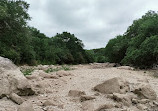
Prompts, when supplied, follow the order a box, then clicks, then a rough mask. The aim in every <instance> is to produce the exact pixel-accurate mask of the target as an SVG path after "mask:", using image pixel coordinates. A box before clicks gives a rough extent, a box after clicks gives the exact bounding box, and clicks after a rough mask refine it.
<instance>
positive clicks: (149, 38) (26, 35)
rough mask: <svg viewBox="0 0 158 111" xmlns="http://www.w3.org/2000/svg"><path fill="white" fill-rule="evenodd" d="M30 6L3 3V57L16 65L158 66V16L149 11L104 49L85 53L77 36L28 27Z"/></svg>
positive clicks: (14, 1) (19, 0) (0, 20)
mask: <svg viewBox="0 0 158 111" xmlns="http://www.w3.org/2000/svg"><path fill="white" fill-rule="evenodd" d="M28 8H29V4H27V3H26V2H25V1H23V0H1V1H0V56H3V57H7V58H9V59H11V60H12V61H13V62H14V63H16V64H29V65H35V64H81V63H92V62H101V63H103V62H115V63H120V64H124V65H132V66H135V67H140V68H150V67H152V66H153V65H154V64H158V13H157V12H154V11H149V12H148V13H146V14H145V15H144V16H142V18H140V19H138V20H135V21H134V22H133V24H132V25H131V26H129V28H128V29H127V31H126V32H125V33H124V34H123V35H119V36H117V37H116V38H114V39H111V40H110V41H109V42H108V44H107V46H106V47H105V48H100V49H92V50H84V49H83V47H84V45H83V43H82V41H81V40H79V39H78V38H77V37H75V35H74V34H71V33H68V32H63V33H61V34H56V35H55V36H54V37H51V38H49V37H47V36H46V35H45V34H43V33H41V32H40V31H39V30H38V29H36V28H33V27H29V26H28V25H27V21H28V20H30V16H29V14H28V13H27V11H28Z"/></svg>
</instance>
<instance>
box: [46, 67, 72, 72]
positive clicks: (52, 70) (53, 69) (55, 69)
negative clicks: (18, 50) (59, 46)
mask: <svg viewBox="0 0 158 111" xmlns="http://www.w3.org/2000/svg"><path fill="white" fill-rule="evenodd" d="M60 70H64V71H69V70H73V68H70V66H66V65H63V66H62V67H57V68H48V69H47V70H45V72H46V73H50V72H57V71H60Z"/></svg>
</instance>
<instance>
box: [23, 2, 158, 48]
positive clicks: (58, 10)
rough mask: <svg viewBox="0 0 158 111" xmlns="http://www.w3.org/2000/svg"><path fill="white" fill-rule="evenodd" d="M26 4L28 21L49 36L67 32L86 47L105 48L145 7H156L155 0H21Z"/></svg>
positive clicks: (155, 8)
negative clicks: (27, 4) (27, 5)
mask: <svg viewBox="0 0 158 111" xmlns="http://www.w3.org/2000/svg"><path fill="white" fill-rule="evenodd" d="M25 1H27V2H28V3H29V4H30V9H29V14H30V16H31V17H32V21H30V22H29V24H30V25H31V26H34V27H36V28H38V29H39V30H41V32H43V33H45V34H46V35H47V36H49V37H52V36H54V35H55V34H56V33H62V32H63V31H69V32H71V33H73V34H75V35H76V37H78V38H79V39H81V40H82V41H83V43H84V44H85V48H86V49H92V48H100V47H105V46H106V44H107V42H108V41H109V39H111V38H114V37H115V36H116V35H119V34H123V33H124V32H125V31H126V30H127V27H128V26H129V25H131V24H132V22H133V20H135V19H138V18H140V17H141V16H142V15H144V14H145V13H146V12H147V11H148V10H155V11H157V10H158V7H157V4H158V1H157V0H151V1H149V0H139V1H138V0H25Z"/></svg>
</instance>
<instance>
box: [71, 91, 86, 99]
mask: <svg viewBox="0 0 158 111" xmlns="http://www.w3.org/2000/svg"><path fill="white" fill-rule="evenodd" d="M81 95H86V93H85V92H84V91H78V90H70V91H69V93H68V96H73V97H79V96H81Z"/></svg>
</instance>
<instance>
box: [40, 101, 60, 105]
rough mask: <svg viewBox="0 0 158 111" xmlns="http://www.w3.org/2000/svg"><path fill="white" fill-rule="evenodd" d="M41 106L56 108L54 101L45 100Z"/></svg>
mask: <svg viewBox="0 0 158 111" xmlns="http://www.w3.org/2000/svg"><path fill="white" fill-rule="evenodd" d="M43 106H57V105H56V104H55V103H54V101H51V100H47V101H45V102H44V103H43Z"/></svg>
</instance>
